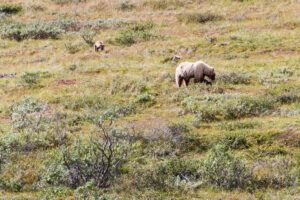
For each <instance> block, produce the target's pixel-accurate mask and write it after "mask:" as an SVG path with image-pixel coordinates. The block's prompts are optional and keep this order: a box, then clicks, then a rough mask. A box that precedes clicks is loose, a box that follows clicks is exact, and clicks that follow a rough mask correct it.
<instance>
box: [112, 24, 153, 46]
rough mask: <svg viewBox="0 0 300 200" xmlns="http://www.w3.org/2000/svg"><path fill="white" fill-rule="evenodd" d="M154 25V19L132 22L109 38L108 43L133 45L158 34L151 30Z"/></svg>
mask: <svg viewBox="0 0 300 200" xmlns="http://www.w3.org/2000/svg"><path fill="white" fill-rule="evenodd" d="M153 27H154V23H153V22H152V21H146V22H138V23H132V24H130V25H129V26H128V27H127V28H125V29H122V30H121V31H120V33H119V35H118V36H117V37H115V38H114V39H109V40H108V43H111V44H116V45H125V46H131V45H133V44H135V43H138V42H144V41H148V40H150V39H152V38H155V37H156V36H155V35H154V34H152V32H151V31H150V30H151V29H152V28H153Z"/></svg>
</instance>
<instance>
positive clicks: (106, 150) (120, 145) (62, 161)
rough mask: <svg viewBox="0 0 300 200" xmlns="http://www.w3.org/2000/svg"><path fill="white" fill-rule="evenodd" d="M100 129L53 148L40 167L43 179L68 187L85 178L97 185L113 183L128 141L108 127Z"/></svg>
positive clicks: (124, 157)
mask: <svg viewBox="0 0 300 200" xmlns="http://www.w3.org/2000/svg"><path fill="white" fill-rule="evenodd" d="M100 130H101V133H100V134H98V135H97V136H96V137H93V138H92V137H91V138H90V139H89V140H88V142H87V143H86V144H84V143H83V142H82V141H80V140H78V141H77V142H76V143H75V144H73V145H72V146H70V147H65V148H63V149H60V150H59V151H58V152H57V151H55V152H53V154H52V157H51V158H50V159H49V160H48V161H47V162H46V165H45V168H46V169H45V170H43V173H42V177H43V182H44V183H45V184H49V185H57V186H58V185H65V186H68V187H71V188H78V187H79V186H83V185H85V184H86V183H88V182H90V183H91V184H92V185H94V186H96V187H98V188H104V187H108V186H109V185H111V184H113V180H114V179H115V178H116V177H118V175H119V174H120V173H121V171H120V167H121V166H122V165H123V164H124V163H125V162H126V160H127V154H128V153H129V148H130V145H129V143H128V140H126V139H124V137H122V138H120V137H119V136H118V135H117V134H116V133H114V132H113V131H112V130H111V129H109V130H107V129H106V128H103V127H100ZM113 133H114V134H113Z"/></svg>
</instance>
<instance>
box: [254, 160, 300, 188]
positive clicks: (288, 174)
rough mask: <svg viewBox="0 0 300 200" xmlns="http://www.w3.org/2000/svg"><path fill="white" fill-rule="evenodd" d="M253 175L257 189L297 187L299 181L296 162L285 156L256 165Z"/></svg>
mask: <svg viewBox="0 0 300 200" xmlns="http://www.w3.org/2000/svg"><path fill="white" fill-rule="evenodd" d="M297 173H298V174H297ZM253 174H254V177H255V182H254V183H255V186H256V187H257V188H268V187H270V188H273V189H281V188H288V187H291V186H296V185H297V180H298V179H299V171H297V167H296V164H295V162H294V161H293V160H292V159H290V158H287V157H283V156H276V157H275V158H272V159H270V158H269V159H268V160H267V161H260V162H258V163H255V165H254V168H253ZM297 176H298V177H297Z"/></svg>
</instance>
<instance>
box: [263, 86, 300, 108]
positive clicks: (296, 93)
mask: <svg viewBox="0 0 300 200" xmlns="http://www.w3.org/2000/svg"><path fill="white" fill-rule="evenodd" d="M267 93H269V94H271V95H272V96H273V97H274V98H276V101H277V102H279V103H281V104H287V103H294V102H298V103H299V102H300V87H295V86H289V85H283V86H279V87H274V88H271V89H268V90H267Z"/></svg>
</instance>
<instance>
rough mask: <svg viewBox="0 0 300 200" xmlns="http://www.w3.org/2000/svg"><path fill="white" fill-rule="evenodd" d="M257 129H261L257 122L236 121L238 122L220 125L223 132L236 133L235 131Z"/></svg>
mask: <svg viewBox="0 0 300 200" xmlns="http://www.w3.org/2000/svg"><path fill="white" fill-rule="evenodd" d="M255 127H260V124H259V123H258V122H256V121H254V122H252V121H249V122H248V121H246V122H242V121H236V122H226V123H222V124H220V126H219V128H220V129H222V130H227V131H234V130H240V129H253V128H255Z"/></svg>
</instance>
